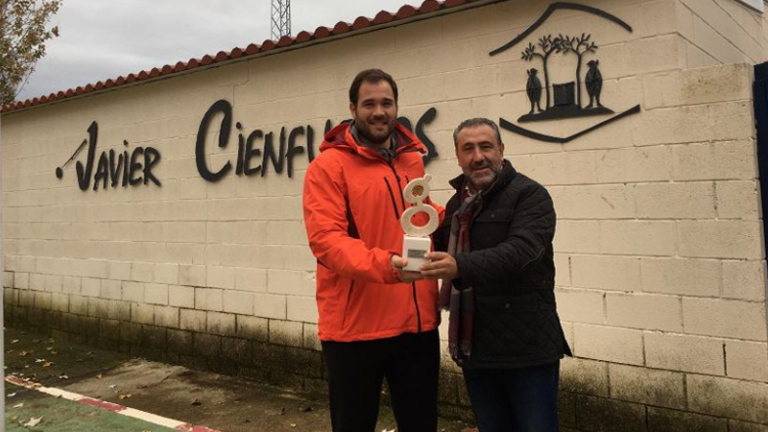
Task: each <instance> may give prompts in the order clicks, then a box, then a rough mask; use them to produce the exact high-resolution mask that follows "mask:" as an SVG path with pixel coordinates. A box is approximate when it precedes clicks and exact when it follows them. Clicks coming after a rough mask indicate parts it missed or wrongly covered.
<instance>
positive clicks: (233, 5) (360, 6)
mask: <svg viewBox="0 0 768 432" xmlns="http://www.w3.org/2000/svg"><path fill="white" fill-rule="evenodd" d="M420 3H421V1H420V0H358V1H349V0H293V1H292V2H291V30H292V34H293V35H294V36H295V35H296V34H297V33H299V32H300V31H302V30H308V31H314V29H315V28H317V27H318V26H321V25H323V26H328V27H333V25H334V24H336V23H337V22H338V21H347V22H352V21H353V20H354V19H355V18H357V17H358V16H361V15H365V16H368V17H373V16H375V15H376V13H378V12H379V11H380V10H387V11H390V12H393V13H394V12H397V10H398V9H399V8H400V6H402V5H404V4H417V5H418V4H420ZM270 5H271V0H108V1H100V0H63V5H62V7H61V9H60V10H59V13H58V14H57V15H56V16H55V17H54V18H53V19H52V20H51V24H52V25H58V26H59V31H60V36H59V37H58V38H57V39H54V40H52V41H49V42H48V45H47V54H46V56H45V57H44V58H43V59H42V60H40V61H39V62H38V63H37V68H36V71H35V73H34V74H33V75H32V76H31V77H30V79H29V81H28V82H27V84H26V86H25V87H24V88H23V90H22V91H21V93H20V94H19V95H18V97H17V99H18V100H25V99H29V98H32V97H35V96H42V95H48V94H51V93H53V92H56V91H59V90H66V89H69V88H75V87H77V86H85V85H86V84H92V83H96V82H98V81H101V80H106V79H108V78H117V77H118V76H120V75H128V74H129V73H132V72H139V71H141V70H149V69H152V68H153V67H159V66H163V65H165V64H171V65H173V64H175V63H176V62H177V61H179V60H182V61H186V60H188V59H189V58H191V57H196V58H200V57H202V56H204V55H206V54H216V53H217V52H219V51H222V50H225V51H228V50H230V49H232V48H234V47H245V46H247V45H248V44H249V43H258V44H261V43H262V42H263V41H264V40H265V39H269V38H270V27H269V24H270Z"/></svg>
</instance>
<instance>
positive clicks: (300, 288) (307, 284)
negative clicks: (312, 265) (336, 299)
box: [267, 269, 315, 296]
mask: <svg viewBox="0 0 768 432" xmlns="http://www.w3.org/2000/svg"><path fill="white" fill-rule="evenodd" d="M267 292H269V293H271V294H287V295H296V296H312V295H314V293H315V283H314V279H313V278H312V274H311V273H308V272H300V271H291V270H277V269H269V270H267Z"/></svg>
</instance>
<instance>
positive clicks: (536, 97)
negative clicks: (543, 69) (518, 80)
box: [525, 68, 541, 114]
mask: <svg viewBox="0 0 768 432" xmlns="http://www.w3.org/2000/svg"><path fill="white" fill-rule="evenodd" d="M538 72H539V71H538V70H536V69H535V68H531V69H528V84H526V86H525V92H526V93H528V99H529V100H530V101H531V112H529V113H528V114H533V112H534V110H535V108H538V109H539V112H541V80H539V77H537V76H536V74H538Z"/></svg>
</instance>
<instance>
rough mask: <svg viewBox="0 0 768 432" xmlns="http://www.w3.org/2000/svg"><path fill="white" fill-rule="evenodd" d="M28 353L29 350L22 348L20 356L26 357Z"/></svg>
mask: <svg viewBox="0 0 768 432" xmlns="http://www.w3.org/2000/svg"><path fill="white" fill-rule="evenodd" d="M28 355H29V351H27V350H22V351H21V352H20V353H19V357H26V356H28Z"/></svg>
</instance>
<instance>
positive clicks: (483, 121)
mask: <svg viewBox="0 0 768 432" xmlns="http://www.w3.org/2000/svg"><path fill="white" fill-rule="evenodd" d="M482 125H486V126H490V127H491V129H493V133H494V134H496V144H501V133H500V132H499V126H497V125H496V123H495V122H494V121H493V120H491V119H487V118H485V117H476V118H471V119H467V120H464V121H463V122H461V124H459V126H458V127H456V130H454V131H453V146H454V147H456V146H458V145H459V133H460V132H461V131H462V129H465V128H471V127H478V126H482Z"/></svg>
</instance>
